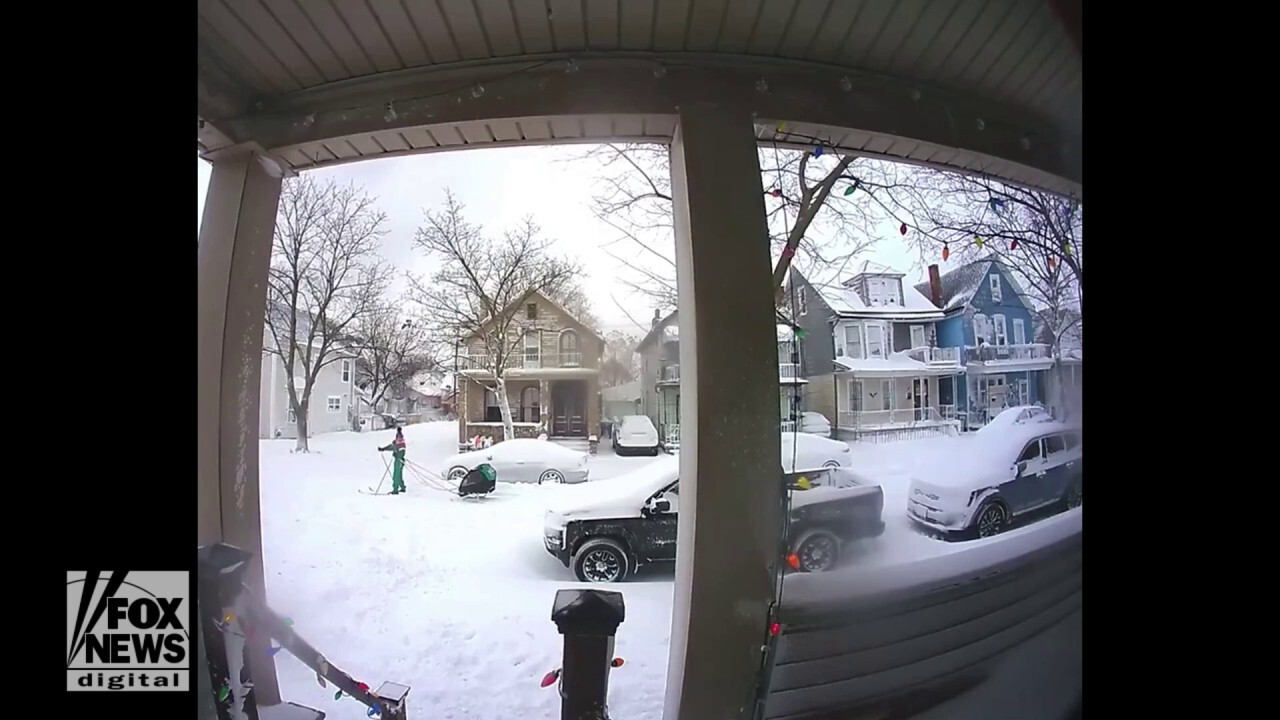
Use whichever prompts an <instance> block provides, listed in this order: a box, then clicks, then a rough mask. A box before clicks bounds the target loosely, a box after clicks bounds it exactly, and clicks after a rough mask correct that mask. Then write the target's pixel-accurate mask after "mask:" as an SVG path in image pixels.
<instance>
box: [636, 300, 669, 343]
mask: <svg viewBox="0 0 1280 720" xmlns="http://www.w3.org/2000/svg"><path fill="white" fill-rule="evenodd" d="M675 323H676V311H675V310H672V311H671V312H670V313H669V314H668V315H667V316H666V317H664V318H662V319H661V320H659V321H658V324H657V325H654V326H653V328H652V329H650V330H649V332H648V334H646V335H645V336H644V338H643V339H641V340H640V342H639V343H637V344H636V352H643V351H644V349H645V348H647V347H649V346H650V345H652V344H654V343H656V342H658V338H660V337H661V336H662V335H663V331H664V330H665V331H667V332H666V334H668V335H669V336H671V337H672V338H673V339H674V338H679V337H680V326H679V325H676V324H675Z"/></svg>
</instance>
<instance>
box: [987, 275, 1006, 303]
mask: <svg viewBox="0 0 1280 720" xmlns="http://www.w3.org/2000/svg"><path fill="white" fill-rule="evenodd" d="M988 281H989V282H990V283H991V302H995V303H998V302H1002V301H1003V300H1004V287H1003V286H1002V285H1000V276H999V275H998V274H996V273H992V274H991V276H990V277H989V278H988Z"/></svg>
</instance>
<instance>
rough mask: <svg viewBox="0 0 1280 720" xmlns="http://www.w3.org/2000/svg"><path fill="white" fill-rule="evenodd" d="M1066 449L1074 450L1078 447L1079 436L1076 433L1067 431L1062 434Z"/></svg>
mask: <svg viewBox="0 0 1280 720" xmlns="http://www.w3.org/2000/svg"><path fill="white" fill-rule="evenodd" d="M1062 439H1063V440H1064V441H1065V444H1066V447H1067V449H1068V450H1075V449H1076V448H1078V447H1080V436H1079V435H1078V434H1076V433H1067V434H1066V435H1063V436H1062Z"/></svg>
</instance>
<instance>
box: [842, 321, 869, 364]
mask: <svg viewBox="0 0 1280 720" xmlns="http://www.w3.org/2000/svg"><path fill="white" fill-rule="evenodd" d="M844 342H845V347H846V352H847V353H848V355H849V357H851V358H853V359H855V360H861V359H862V358H864V357H866V356H865V355H863V354H862V326H861V325H846V326H845V327H844Z"/></svg>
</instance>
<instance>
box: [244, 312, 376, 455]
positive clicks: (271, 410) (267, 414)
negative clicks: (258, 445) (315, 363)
mask: <svg viewBox="0 0 1280 720" xmlns="http://www.w3.org/2000/svg"><path fill="white" fill-rule="evenodd" d="M274 347H275V341H274V339H273V338H272V337H271V333H270V332H269V331H268V332H267V333H266V334H265V336H264V337H263V340H262V348H263V350H262V380H261V381H260V383H259V388H260V390H259V392H260V393H261V395H260V399H259V403H258V436H259V437H263V438H277V437H279V438H296V437H297V436H298V420H297V418H296V417H295V416H294V414H293V409H292V408H290V407H289V383H291V382H292V383H295V386H296V387H297V388H298V389H299V391H301V388H302V375H303V373H304V372H305V371H304V370H303V368H302V365H301V363H299V364H298V367H297V368H296V372H290V371H289V369H288V368H286V367H285V363H284V360H283V359H282V358H281V357H280V356H279V355H277V354H275V353H274V352H272V351H271V349H272V348H274ZM332 352H336V353H338V354H339V359H337V360H335V361H334V362H333V363H331V364H329V365H326V366H325V367H323V368H321V369H320V373H319V375H318V376H317V377H316V382H315V385H314V386H313V387H312V388H311V405H310V407H309V408H308V412H307V431H308V432H307V434H308V436H311V437H314V436H315V435H318V434H320V433H326V432H334V431H337V430H350V429H351V424H352V414H351V412H352V406H353V403H354V402H355V399H356V385H355V374H356V372H355V370H356V366H355V356H354V355H353V354H348V353H344V352H343V351H341V350H334V351H332Z"/></svg>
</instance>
